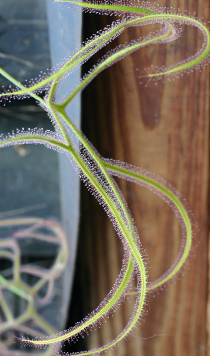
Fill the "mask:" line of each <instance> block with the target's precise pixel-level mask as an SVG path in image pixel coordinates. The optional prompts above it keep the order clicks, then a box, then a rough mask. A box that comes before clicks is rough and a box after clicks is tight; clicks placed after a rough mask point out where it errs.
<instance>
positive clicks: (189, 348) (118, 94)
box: [78, 0, 210, 356]
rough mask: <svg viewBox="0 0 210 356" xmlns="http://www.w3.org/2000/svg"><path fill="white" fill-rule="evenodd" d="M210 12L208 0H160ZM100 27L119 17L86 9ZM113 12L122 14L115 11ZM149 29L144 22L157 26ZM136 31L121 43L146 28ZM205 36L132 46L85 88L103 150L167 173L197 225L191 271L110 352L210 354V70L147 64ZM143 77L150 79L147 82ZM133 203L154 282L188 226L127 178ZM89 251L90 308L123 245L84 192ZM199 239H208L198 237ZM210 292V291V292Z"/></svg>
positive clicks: (89, 125) (97, 338) (191, 49)
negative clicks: (169, 71)
mask: <svg viewBox="0 0 210 356" xmlns="http://www.w3.org/2000/svg"><path fill="white" fill-rule="evenodd" d="M160 4H161V5H167V6H170V5H173V7H175V8H180V9H181V11H182V10H185V9H188V10H189V11H190V13H191V14H193V13H194V12H196V14H197V16H198V17H199V18H201V17H202V16H204V17H205V20H206V21H208V20H209V1H208V0H203V1H199V2H198V1H195V0H182V1H181V0H180V1H178V0H175V1H166V2H163V1H162V2H161V3H160ZM85 16H86V18H87V19H85V21H87V22H85V25H86V26H88V29H89V31H90V33H91V32H93V33H94V32H95V29H96V28H97V26H101V27H103V26H104V25H105V24H106V23H107V22H108V21H109V20H110V19H109V18H108V17H103V16H97V15H93V16H90V15H85ZM112 19H113V18H112ZM148 30H149V28H147V29H145V31H146V32H148ZM143 34H144V32H143V29H140V28H139V29H135V28H131V29H129V30H127V31H126V32H125V33H124V34H123V35H122V36H121V37H120V38H119V39H118V40H117V43H124V42H125V41H129V40H131V39H135V38H138V36H140V35H143ZM201 42H202V37H200V36H199V35H198V31H197V30H196V29H192V28H185V27H184V28H183V34H182V37H181V38H180V39H179V40H178V41H177V42H172V43H170V44H168V45H164V46H163V45H156V46H151V47H148V48H145V49H142V50H141V51H137V52H135V53H133V54H132V55H131V56H129V57H126V58H125V59H123V60H122V61H120V62H119V63H117V64H115V65H113V66H112V67H110V68H109V69H107V70H106V71H104V72H103V73H102V74H100V76H98V78H96V79H94V81H93V82H92V83H91V85H90V86H89V87H88V88H87V89H85V91H84V93H83V131H84V132H85V134H86V136H87V137H88V139H89V140H90V141H91V142H92V143H93V145H94V146H95V147H96V148H97V150H98V151H99V152H100V153H101V155H102V156H104V157H106V158H114V159H119V160H121V161H125V162H128V163H131V164H133V165H135V166H139V167H143V168H145V169H147V170H149V171H151V172H155V174H157V175H159V176H161V177H163V179H164V180H166V181H167V182H169V183H170V184H172V185H173V187H175V188H176V189H177V190H178V191H179V192H180V193H181V194H182V195H183V197H184V198H186V201H187V202H188V205H189V209H190V210H191V211H192V212H193V214H194V218H195V221H196V224H197V226H198V231H197V233H196V236H195V240H194V250H193V252H192V256H191V259H190V261H189V263H188V264H187V266H186V267H185V269H184V270H183V271H184V274H183V276H182V275H180V276H179V277H178V278H177V279H176V280H174V281H172V282H171V283H170V284H169V285H168V286H167V288H166V289H164V290H163V291H159V292H158V293H153V294H149V295H148V298H147V305H146V309H145V314H144V317H143V319H144V320H140V323H139V325H138V327H137V328H136V329H135V331H134V332H133V334H132V335H131V336H130V337H129V338H128V339H127V340H125V341H124V342H121V344H120V345H119V346H118V347H117V348H116V349H115V350H113V351H109V352H108V353H107V355H108V356H112V355H113V356H114V355H116V356H118V355H119V356H136V355H141V356H162V355H164V356H189V355H190V356H198V355H199V356H204V355H205V356H206V355H210V348H209V347H210V344H209V335H210V334H209V324H208V323H209V319H210V317H209V315H208V314H209V313H210V311H209V309H210V307H209V306H208V313H207V295H208V298H209V295H210V292H209V289H208V288H209V287H208V175H209V162H208V161H209V146H208V144H209V143H208V139H209V97H208V95H209V86H208V85H209V82H208V69H207V68H204V69H203V70H202V71H201V72H199V71H193V72H192V73H191V74H186V75H185V76H184V77H182V76H181V75H180V76H178V78H177V79H176V80H174V81H173V80H172V81H169V80H167V79H165V80H163V81H162V80H161V81H158V82H157V85H155V83H148V85H147V86H145V84H147V83H146V80H145V79H139V78H138V77H139V75H140V74H141V73H142V72H143V71H142V69H143V68H145V67H148V66H150V64H155V65H169V64H172V63H174V62H176V61H179V60H181V59H183V58H186V57H188V56H189V55H191V54H193V53H195V51H197V50H199V48H200V46H201ZM139 81H143V83H142V84H141V85H140V84H139ZM118 182H119V185H120V187H121V189H122V191H123V194H124V196H125V198H126V200H127V202H128V204H129V207H130V209H131V211H132V214H133V216H134V219H135V221H136V225H137V228H138V231H139V234H140V238H141V241H142V244H143V247H144V248H145V250H146V253H147V256H148V271H149V280H151V281H152V280H154V279H156V278H157V277H159V276H160V275H161V274H162V273H164V271H166V270H167V269H168V268H169V267H170V265H171V264H172V263H173V261H174V259H175V257H176V254H177V252H178V250H179V247H180V241H181V236H180V228H179V224H178V221H177V219H176V218H175V217H174V215H173V213H172V211H171V209H170V207H168V206H167V204H166V203H165V202H164V201H162V200H160V198H158V197H157V196H155V195H154V194H153V193H152V192H150V191H147V190H146V189H145V188H140V187H138V186H136V185H134V184H132V183H128V182H126V181H122V180H121V181H120V180H118ZM81 219H82V220H81V241H80V247H79V252H78V255H79V256H80V257H79V259H80V271H81V276H82V277H81V290H82V294H83V296H84V297H83V298H84V305H85V307H84V308H85V311H84V313H86V312H90V311H91V310H92V309H94V308H95V307H96V306H97V305H98V304H99V303H100V301H102V299H103V298H104V297H105V295H106V294H107V293H108V291H109V289H110V288H111V286H112V285H113V283H114V281H115V279H116V277H117V274H118V273H119V271H120V268H121V263H122V257H123V256H122V247H121V243H120V241H119V240H118V237H117V236H116V233H115V232H114V230H113V228H112V225H111V224H110V222H109V220H108V218H107V217H106V215H105V213H104V212H103V211H102V209H101V208H100V207H99V206H98V204H97V202H96V201H95V200H94V199H93V198H92V196H90V195H89V193H87V192H86V191H85V189H83V190H82V217H81ZM198 242H199V243H198ZM195 246H196V247H195ZM207 292H208V294H207ZM132 306H133V300H132V298H130V300H126V302H125V303H124V304H123V306H122V307H121V308H119V309H118V310H117V312H116V316H114V317H113V318H109V319H108V320H107V322H106V323H102V326H101V328H100V329H99V331H98V332H96V333H94V334H90V336H89V338H88V347H89V348H90V347H94V346H99V345H102V344H103V343H107V342H108V341H110V340H111V339H113V338H114V337H115V336H116V335H117V334H118V333H119V332H120V331H121V330H122V329H123V326H124V325H125V323H126V321H128V320H129V316H130V315H131V312H132Z"/></svg>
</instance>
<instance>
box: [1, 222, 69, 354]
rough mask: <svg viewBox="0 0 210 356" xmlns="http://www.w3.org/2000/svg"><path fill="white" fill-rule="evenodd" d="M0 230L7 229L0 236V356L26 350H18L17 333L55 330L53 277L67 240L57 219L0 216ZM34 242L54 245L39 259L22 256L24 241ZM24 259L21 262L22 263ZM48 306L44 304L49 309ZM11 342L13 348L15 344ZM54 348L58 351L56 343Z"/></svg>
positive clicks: (65, 254) (56, 290) (60, 266)
mask: <svg viewBox="0 0 210 356" xmlns="http://www.w3.org/2000/svg"><path fill="white" fill-rule="evenodd" d="M0 227H1V229H3V230H5V228H8V227H9V228H10V230H11V231H13V232H12V234H11V235H10V236H8V237H7V236H5V237H4V238H3V239H1V240H0V262H1V263H0V266H1V271H0V273H1V275H0V321H1V323H0V335H1V336H0V350H1V355H2V356H4V355H8V356H12V355H14V356H17V355H24V356H26V355H28V354H29V352H28V350H27V348H24V350H22V351H20V345H19V342H18V343H17V344H16V345H15V343H14V342H15V339H16V338H17V337H19V336H20V333H24V334H27V335H28V336H33V337H38V336H41V335H43V334H45V335H48V334H52V333H56V332H57V330H56V328H55V327H54V326H53V325H56V324H57V323H56V318H58V316H59V313H57V310H56V313H53V312H52V310H53V309H52V308H53V307H56V298H59V284H60V283H59V280H57V278H58V277H59V276H61V274H62V272H63V270H64V268H65V266H66V263H67V259H68V249H67V241H66V237H65V234H64V231H63V229H62V227H61V226H60V224H59V223H58V222H57V221H55V220H53V219H39V218H35V217H31V218H10V219H4V220H1V221H0ZM26 240H27V244H32V245H31V246H33V244H34V243H36V242H37V241H39V246H40V248H43V249H47V248H48V247H49V244H50V245H51V246H52V245H53V246H54V252H55V256H54V258H50V259H49V258H42V259H41V260H38V259H34V260H33V259H32V260H30V259H29V258H27V259H26V257H24V246H25V244H24V242H25V241H26ZM26 260H27V262H26ZM49 306H50V308H49ZM16 347H17V348H16ZM55 350H57V351H58V350H59V346H58V345H57V346H56V348H55V349H54V351H55ZM32 353H33V354H34V355H46V356H47V355H52V350H51V349H47V350H42V351H39V352H37V351H35V352H34V351H33V350H30V354H32Z"/></svg>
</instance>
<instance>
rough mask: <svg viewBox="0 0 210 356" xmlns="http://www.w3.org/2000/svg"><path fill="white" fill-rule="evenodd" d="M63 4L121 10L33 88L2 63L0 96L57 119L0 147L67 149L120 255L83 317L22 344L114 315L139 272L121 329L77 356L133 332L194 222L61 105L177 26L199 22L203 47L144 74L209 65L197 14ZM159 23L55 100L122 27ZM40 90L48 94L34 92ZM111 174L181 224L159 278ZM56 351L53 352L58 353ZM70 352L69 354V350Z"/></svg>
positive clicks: (169, 192) (72, 335)
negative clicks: (108, 155)
mask: <svg viewBox="0 0 210 356" xmlns="http://www.w3.org/2000/svg"><path fill="white" fill-rule="evenodd" d="M55 2H64V3H66V4H69V5H70V6H81V7H82V8H83V9H87V10H91V11H93V12H97V11H99V12H103V13H114V14H117V15H121V14H122V15H126V16H122V18H121V19H120V20H117V21H116V22H115V23H113V24H112V25H111V26H110V27H109V28H106V29H105V30H104V31H101V32H99V33H98V34H97V35H96V36H95V37H93V38H91V39H90V40H89V41H87V42H86V43H84V44H83V46H82V47H81V48H80V49H79V50H78V51H77V52H76V53H75V54H74V55H72V56H71V57H70V58H69V59H68V60H67V61H66V63H65V64H63V65H62V66H61V68H59V69H55V70H54V71H52V72H51V73H50V74H49V76H48V77H45V78H43V79H40V80H39V81H37V82H36V83H33V84H32V85H30V86H28V87H27V86H25V85H23V84H21V83H19V82H18V81H17V80H16V79H15V78H13V77H12V76H11V75H10V74H9V73H7V72H5V71H4V70H3V69H0V73H1V75H3V76H4V77H5V78H7V79H8V80H9V81H10V82H11V83H12V84H14V85H15V86H16V88H10V89H8V90H7V91H5V92H3V93H2V94H1V100H2V101H7V100H11V99H12V98H18V99H20V98H24V97H32V98H34V99H35V100H36V101H37V103H38V104H39V105H41V106H42V107H43V109H44V110H46V111H47V113H48V114H49V117H50V119H51V121H52V123H53V125H54V128H55V131H54V132H51V131H46V132H43V130H40V129H36V128H35V129H32V130H28V131H25V130H24V129H23V130H22V131H17V133H16V134H15V133H12V134H10V135H8V136H4V135H2V137H1V142H0V147H6V146H10V145H17V144H44V145H45V146H46V147H48V148H52V149H54V150H57V151H59V152H63V153H65V154H67V156H68V157H69V159H70V161H71V162H72V164H73V166H74V167H75V169H76V170H77V172H78V174H79V176H80V177H81V180H82V181H83V183H84V184H85V185H86V186H87V188H88V189H89V190H90V192H91V193H92V194H93V195H94V196H95V197H96V199H97V200H98V202H99V204H100V205H102V206H103V208H104V210H105V211H106V213H107V215H108V216H109V218H110V220H111V221H112V223H113V226H114V228H115V229H116V231H117V233H118V236H119V238H120V239H121V241H122V245H123V249H124V258H123V261H122V267H121V271H120V273H119V276H118V277H117V279H116V281H115V284H114V285H113V287H112V289H111V290H110V292H109V293H108V295H107V296H106V298H105V299H104V300H103V301H102V302H101V304H100V305H99V306H98V307H97V308H96V309H95V310H94V311H93V312H92V313H91V314H90V315H88V316H87V317H86V318H84V319H83V320H82V321H81V322H79V323H77V324H76V325H75V326H74V327H72V328H70V329H68V330H66V331H64V332H61V333H59V334H56V335H52V336H50V337H42V338H34V339H31V338H29V337H28V336H21V338H20V339H21V341H22V343H23V344H26V345H31V346H33V347H48V346H51V345H53V344H60V343H62V342H63V341H65V340H70V341H71V340H72V341H74V340H77V338H78V337H79V336H80V335H81V334H82V333H84V332H87V331H88V330H89V329H90V330H91V329H92V328H94V327H96V326H97V324H98V323H100V321H101V320H102V319H103V318H104V317H106V316H108V315H109V314H110V313H112V312H113V311H114V310H115V309H116V307H117V305H119V303H120V302H121V301H122V300H123V298H124V297H125V295H126V294H127V293H129V292H130V286H131V281H132V280H133V276H134V275H135V276H136V290H137V291H136V292H135V296H136V301H135V306H134V310H133V314H132V316H131V318H130V320H129V322H128V323H127V325H126V326H125V327H124V329H123V330H122V331H121V333H120V334H119V335H118V336H117V337H116V338H115V339H114V340H112V341H110V342H109V344H107V345H103V346H100V347H99V348H97V349H92V350H88V351H81V352H80V353H79V354H80V355H93V354H98V353H100V352H105V351H107V350H109V349H111V348H113V347H115V346H116V345H117V344H118V343H119V342H120V341H121V340H122V339H124V338H126V336H127V335H128V334H129V333H130V332H131V330H132V329H133V328H134V327H135V325H136V324H137V322H138V320H139V319H140V318H141V315H142V311H143V308H144V305H145V300H146V295H147V293H148V292H149V291H151V290H154V289H156V288H159V287H161V286H162V285H163V284H165V283H167V282H168V281H169V280H170V279H171V278H173V277H174V276H175V275H176V274H177V273H178V272H179V271H180V269H181V268H182V266H183V264H184V263H185V261H186V259H187V257H188V255H189V252H190V249H191V245H192V224H191V221H190V217H189V214H188V213H187V210H186V208H185V206H184V205H183V203H182V202H181V199H180V197H179V196H178V194H176V193H175V192H174V191H173V189H171V188H170V187H169V186H167V185H166V184H163V183H161V182H160V181H159V180H158V179H157V180H155V179H154V178H153V177H152V176H151V175H149V174H148V173H146V172H144V170H141V169H139V168H136V167H133V166H131V165H128V164H126V163H123V162H118V161H113V160H108V159H104V158H103V157H101V156H100V154H99V153H98V152H97V151H96V150H95V149H94V148H93V146H92V145H91V144H90V143H89V141H88V140H87V139H86V137H85V136H84V135H83V134H82V133H81V132H80V131H79V130H78V129H77V128H76V127H75V126H74V124H73V123H72V121H71V118H70V117H68V116H67V114H66V108H67V106H68V105H69V104H70V103H71V101H72V100H73V99H74V97H75V96H76V95H77V93H78V92H80V91H81V90H83V89H84V88H85V87H86V86H87V85H88V84H89V83H90V82H91V81H92V80H93V79H94V77H95V76H97V75H98V74H99V73H100V72H101V71H103V70H104V69H106V68H107V67H108V66H111V65H112V64H113V63H116V62H117V61H119V60H120V59H122V58H123V57H124V56H126V55H128V54H130V53H132V52H133V51H136V50H137V49H140V48H142V47H144V46H148V45H150V44H156V43H167V42H169V41H174V40H175V39H177V38H178V36H179V35H180V34H181V28H180V27H179V26H180V25H182V24H186V25H191V26H194V27H197V28H198V29H199V30H200V31H201V33H202V34H203V38H204V40H203V45H202V47H201V49H200V51H199V52H198V53H196V54H195V55H194V56H193V57H191V58H189V59H186V60H185V61H183V62H181V63H176V64H174V65H173V66H172V67H170V68H165V69H164V70H163V69H160V70H157V71H156V72H155V73H150V74H148V75H147V77H148V79H151V80H152V79H154V80H156V79H155V78H156V77H163V76H166V75H170V76H173V75H174V76H176V75H177V74H178V73H182V72H186V71H190V70H191V69H192V68H193V67H200V66H201V65H203V63H207V61H208V57H209V52H210V33H209V30H208V28H207V27H206V26H205V25H204V24H203V23H201V22H200V21H199V20H197V19H196V18H190V17H188V16H186V15H184V14H180V13H175V12H174V11H172V10H170V9H167V11H166V9H161V8H160V9H155V8H154V7H153V6H151V5H150V4H149V3H143V4H142V5H141V4H138V5H132V4H130V5H129V6H125V5H124V3H122V4H119V3H117V4H115V3H108V4H107V3H83V2H78V3H77V2H76V1H71V0H63V1H61V0H56V1H55ZM156 23H158V24H161V25H162V28H161V29H160V30H158V31H154V32H151V33H150V35H149V36H147V37H145V38H141V39H139V40H136V41H135V42H132V43H130V44H128V45H126V46H124V47H118V48H116V49H115V50H113V51H110V52H108V53H107V55H106V56H105V57H103V58H102V59H101V61H100V62H99V63H97V64H96V65H95V66H94V67H93V68H92V70H91V71H90V72H89V73H87V74H86V75H85V76H84V77H83V78H82V80H81V82H80V84H79V85H78V87H77V88H76V89H74V90H73V91H71V92H69V93H66V98H64V100H63V101H62V102H59V103H58V102H56V100H55V94H56V91H57V88H58V86H59V85H61V84H62V80H63V78H64V77H65V76H66V75H68V74H70V73H71V72H72V71H73V70H74V69H75V68H77V67H78V66H80V65H82V64H83V63H84V62H85V61H87V60H88V59H89V58H90V57H91V56H93V55H94V54H95V53H96V52H97V51H99V50H100V49H101V48H102V47H104V46H105V45H106V44H108V43H109V42H110V41H112V40H113V39H114V38H116V37H117V36H119V35H120V34H121V33H122V32H123V31H124V30H125V29H126V28H128V27H131V26H143V25H149V24H156ZM43 91H45V97H44V98H42V97H41V96H40V95H39V94H40V93H41V92H43ZM113 176H118V177H120V178H123V179H127V180H130V181H132V182H135V183H137V184H140V185H143V186H145V187H146V188H148V189H151V190H152V191H153V192H154V193H156V194H158V195H159V196H160V197H161V198H163V199H165V200H166V201H167V202H168V203H169V205H170V206H171V207H172V209H173V211H174V212H175V214H177V216H178V218H179V221H180V224H181V228H182V244H181V248H180V252H179V254H178V256H177V258H176V260H175V262H174V263H173V264H172V266H171V268H169V270H168V271H166V272H165V273H164V275H163V276H162V277H160V278H159V279H157V280H156V281H154V282H153V283H149V282H148V280H147V271H146V267H145V262H144V251H143V249H142V247H141V242H140V239H139V236H138V232H137V230H136V227H135V223H134V221H133V218H132V216H131V213H130V211H129V209H128V206H127V203H126V201H125V199H124V197H123V195H122V193H121V192H120V190H119V188H118V186H117V185H116V183H115V181H114V179H113ZM56 355H57V353H56ZM66 355H67V354H66Z"/></svg>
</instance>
